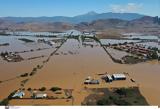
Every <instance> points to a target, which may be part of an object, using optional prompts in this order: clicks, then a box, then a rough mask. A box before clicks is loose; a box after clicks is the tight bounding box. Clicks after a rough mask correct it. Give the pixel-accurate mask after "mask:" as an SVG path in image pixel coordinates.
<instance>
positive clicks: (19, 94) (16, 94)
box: [12, 91, 25, 98]
mask: <svg viewBox="0 0 160 109" xmlns="http://www.w3.org/2000/svg"><path fill="white" fill-rule="evenodd" d="M24 95H25V93H24V92H23V91H18V92H16V93H15V94H14V95H13V96H12V98H22V97H23V96H24Z"/></svg>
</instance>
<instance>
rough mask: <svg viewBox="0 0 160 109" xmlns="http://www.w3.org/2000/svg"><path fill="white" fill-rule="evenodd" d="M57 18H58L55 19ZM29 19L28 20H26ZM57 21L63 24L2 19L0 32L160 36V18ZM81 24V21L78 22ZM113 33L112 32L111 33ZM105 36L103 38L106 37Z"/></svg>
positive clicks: (85, 16)
mask: <svg viewBox="0 0 160 109" xmlns="http://www.w3.org/2000/svg"><path fill="white" fill-rule="evenodd" d="M96 15H99V14H98V13H95V12H89V13H87V14H85V15H81V16H75V18H76V17H77V18H76V19H77V20H78V18H79V20H80V19H83V21H84V19H85V20H86V19H87V16H90V17H91V16H96ZM55 18H56V17H55ZM26 19H27V18H26ZM41 19H42V18H41ZM56 19H57V20H62V21H63V22H50V21H49V20H48V21H44V20H43V21H41V20H40V19H39V20H36V19H33V20H32V22H31V21H27V22H24V21H23V22H22V20H21V21H18V22H15V21H13V20H10V19H4V18H0V30H12V31H50V32H53V31H56V32H62V31H66V30H70V29H76V30H80V31H97V32H104V33H105V34H106V33H107V34H109V33H112V34H113V33H116V34H118V35H119V33H122V32H139V33H144V34H150V35H159V34H160V18H159V17H150V16H143V17H140V18H137V19H133V20H123V19H119V18H107V19H97V20H93V21H91V22H80V23H76V24H74V23H68V22H66V21H65V20H63V19H65V18H63V17H61V19H58V17H57V18H56ZM77 22H79V21H77ZM111 31H112V32H111ZM105 34H103V36H105Z"/></svg>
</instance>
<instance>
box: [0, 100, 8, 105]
mask: <svg viewBox="0 0 160 109" xmlns="http://www.w3.org/2000/svg"><path fill="white" fill-rule="evenodd" d="M8 104H9V99H7V98H5V99H3V100H2V101H1V102H0V105H1V106H6V105H8Z"/></svg>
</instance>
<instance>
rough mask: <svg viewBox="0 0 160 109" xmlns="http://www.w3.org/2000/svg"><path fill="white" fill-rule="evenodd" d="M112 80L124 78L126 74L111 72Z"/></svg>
mask: <svg viewBox="0 0 160 109" xmlns="http://www.w3.org/2000/svg"><path fill="white" fill-rule="evenodd" d="M112 78H113V80H126V76H125V75H124V74H113V75H112Z"/></svg>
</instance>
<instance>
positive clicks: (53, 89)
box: [50, 87, 62, 92]
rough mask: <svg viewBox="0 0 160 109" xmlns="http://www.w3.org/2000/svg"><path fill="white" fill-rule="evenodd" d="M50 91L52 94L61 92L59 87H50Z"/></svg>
mask: <svg viewBox="0 0 160 109" xmlns="http://www.w3.org/2000/svg"><path fill="white" fill-rule="evenodd" d="M50 90H51V91H53V92H55V91H57V90H62V89H61V88H59V87H52V88H51V89H50Z"/></svg>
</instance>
